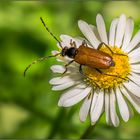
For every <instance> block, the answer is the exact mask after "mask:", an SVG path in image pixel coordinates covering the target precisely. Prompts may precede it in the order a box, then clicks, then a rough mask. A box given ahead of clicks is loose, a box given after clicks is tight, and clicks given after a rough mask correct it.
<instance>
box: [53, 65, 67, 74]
mask: <svg viewBox="0 0 140 140" xmlns="http://www.w3.org/2000/svg"><path fill="white" fill-rule="evenodd" d="M51 70H52V71H53V73H63V72H64V71H65V67H64V66H62V65H53V66H51Z"/></svg>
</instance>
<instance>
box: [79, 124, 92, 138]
mask: <svg viewBox="0 0 140 140" xmlns="http://www.w3.org/2000/svg"><path fill="white" fill-rule="evenodd" d="M94 128H95V125H90V126H89V127H87V129H86V130H85V132H84V133H83V134H82V136H81V137H80V139H89V138H91V137H90V136H91V134H92V133H93V130H94Z"/></svg>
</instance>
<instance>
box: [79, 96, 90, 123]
mask: <svg viewBox="0 0 140 140" xmlns="http://www.w3.org/2000/svg"><path fill="white" fill-rule="evenodd" d="M91 99H92V94H90V95H89V96H87V97H86V99H85V100H84V102H83V104H82V106H81V108H80V112H79V117H80V120H81V121H82V122H84V121H85V120H86V118H87V115H88V113H89V109H90V105H91Z"/></svg>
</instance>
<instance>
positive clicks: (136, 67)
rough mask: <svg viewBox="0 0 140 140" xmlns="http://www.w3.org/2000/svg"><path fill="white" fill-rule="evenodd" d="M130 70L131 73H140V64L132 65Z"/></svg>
mask: <svg viewBox="0 0 140 140" xmlns="http://www.w3.org/2000/svg"><path fill="white" fill-rule="evenodd" d="M131 68H132V71H133V72H136V73H140V64H133V65H131Z"/></svg>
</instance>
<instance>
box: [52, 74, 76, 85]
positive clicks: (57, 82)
mask: <svg viewBox="0 0 140 140" xmlns="http://www.w3.org/2000/svg"><path fill="white" fill-rule="evenodd" d="M72 81H74V79H72V78H70V77H69V76H64V77H55V78H52V79H51V80H50V81H49V83H50V84H52V85H60V84H65V83H67V82H72Z"/></svg>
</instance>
